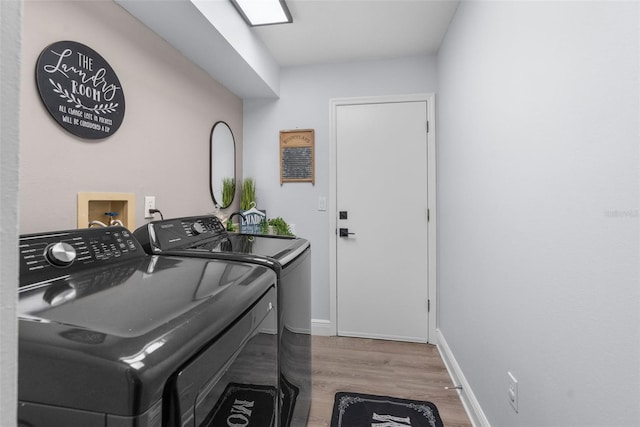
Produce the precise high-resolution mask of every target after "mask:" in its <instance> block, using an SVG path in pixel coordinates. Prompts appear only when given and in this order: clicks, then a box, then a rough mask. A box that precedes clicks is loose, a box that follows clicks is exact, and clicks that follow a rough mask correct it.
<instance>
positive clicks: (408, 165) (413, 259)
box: [335, 101, 428, 342]
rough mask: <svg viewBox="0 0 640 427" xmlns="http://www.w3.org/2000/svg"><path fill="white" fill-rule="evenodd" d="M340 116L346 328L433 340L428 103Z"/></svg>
mask: <svg viewBox="0 0 640 427" xmlns="http://www.w3.org/2000/svg"><path fill="white" fill-rule="evenodd" d="M335 117H336V119H335V121H336V123H335V129H336V204H337V206H336V210H337V211H338V212H337V219H336V227H337V228H338V230H339V231H340V229H342V233H338V237H337V239H336V301H337V302H336V304H337V308H336V317H337V319H336V323H337V331H338V335H344V336H358V337H372V338H384V339H394V340H403V341H418V342H426V341H427V338H428V308H427V305H428V301H427V300H428V286H427V285H428V281H427V278H428V258H427V238H428V236H427V207H428V197H427V189H428V185H427V184H428V183H427V102H426V101H416V102H389V103H377V104H354V105H338V106H337V107H336V115H335ZM345 217H346V219H344V218H345ZM341 218H343V219H341ZM347 232H348V233H349V234H347V235H346V236H344V235H343V236H340V234H345V233H347Z"/></svg>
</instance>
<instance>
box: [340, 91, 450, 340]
mask: <svg viewBox="0 0 640 427" xmlns="http://www.w3.org/2000/svg"><path fill="white" fill-rule="evenodd" d="M420 101H424V102H426V103H427V121H428V126H429V127H428V130H429V131H428V133H427V208H428V209H429V221H428V223H427V236H428V238H427V258H428V269H429V272H428V277H427V295H428V299H429V302H430V309H429V314H428V322H429V327H428V335H427V342H429V343H430V344H437V334H436V329H437V325H436V321H437V318H438V316H437V304H436V302H437V297H436V291H437V284H436V278H437V274H436V265H437V263H436V237H437V236H436V230H437V227H436V224H437V209H436V120H435V94H434V93H419V94H409V95H391V96H367V97H355V98H333V99H330V100H329V103H330V112H329V122H330V123H329V134H330V135H329V321H330V325H329V329H330V332H331V333H332V334H333V335H338V323H337V296H338V276H337V265H338V259H337V247H336V246H337V243H338V237H337V215H338V212H337V208H338V206H337V192H338V191H337V190H338V189H337V181H338V179H337V158H336V153H337V142H338V141H337V109H338V107H339V106H343V105H364V104H384V103H397V102H420ZM426 125H427V124H426V123H425V126H426ZM332 230H333V231H332Z"/></svg>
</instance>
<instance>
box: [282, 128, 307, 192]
mask: <svg viewBox="0 0 640 427" xmlns="http://www.w3.org/2000/svg"><path fill="white" fill-rule="evenodd" d="M314 156H315V154H314V130H313V129H296V130H283V131H280V185H282V184H284V183H285V182H310V183H311V184H314V185H315V165H314V163H315V162H314Z"/></svg>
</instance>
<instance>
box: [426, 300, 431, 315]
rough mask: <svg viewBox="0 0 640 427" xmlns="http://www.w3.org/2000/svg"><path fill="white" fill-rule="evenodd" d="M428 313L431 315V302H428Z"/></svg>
mask: <svg viewBox="0 0 640 427" xmlns="http://www.w3.org/2000/svg"><path fill="white" fill-rule="evenodd" d="M427 313H431V300H430V299H428V300H427Z"/></svg>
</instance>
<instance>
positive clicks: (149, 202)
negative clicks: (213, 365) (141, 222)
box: [144, 196, 156, 218]
mask: <svg viewBox="0 0 640 427" xmlns="http://www.w3.org/2000/svg"><path fill="white" fill-rule="evenodd" d="M155 208H156V197H155V196H144V217H145V218H153V213H151V212H149V209H155Z"/></svg>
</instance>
